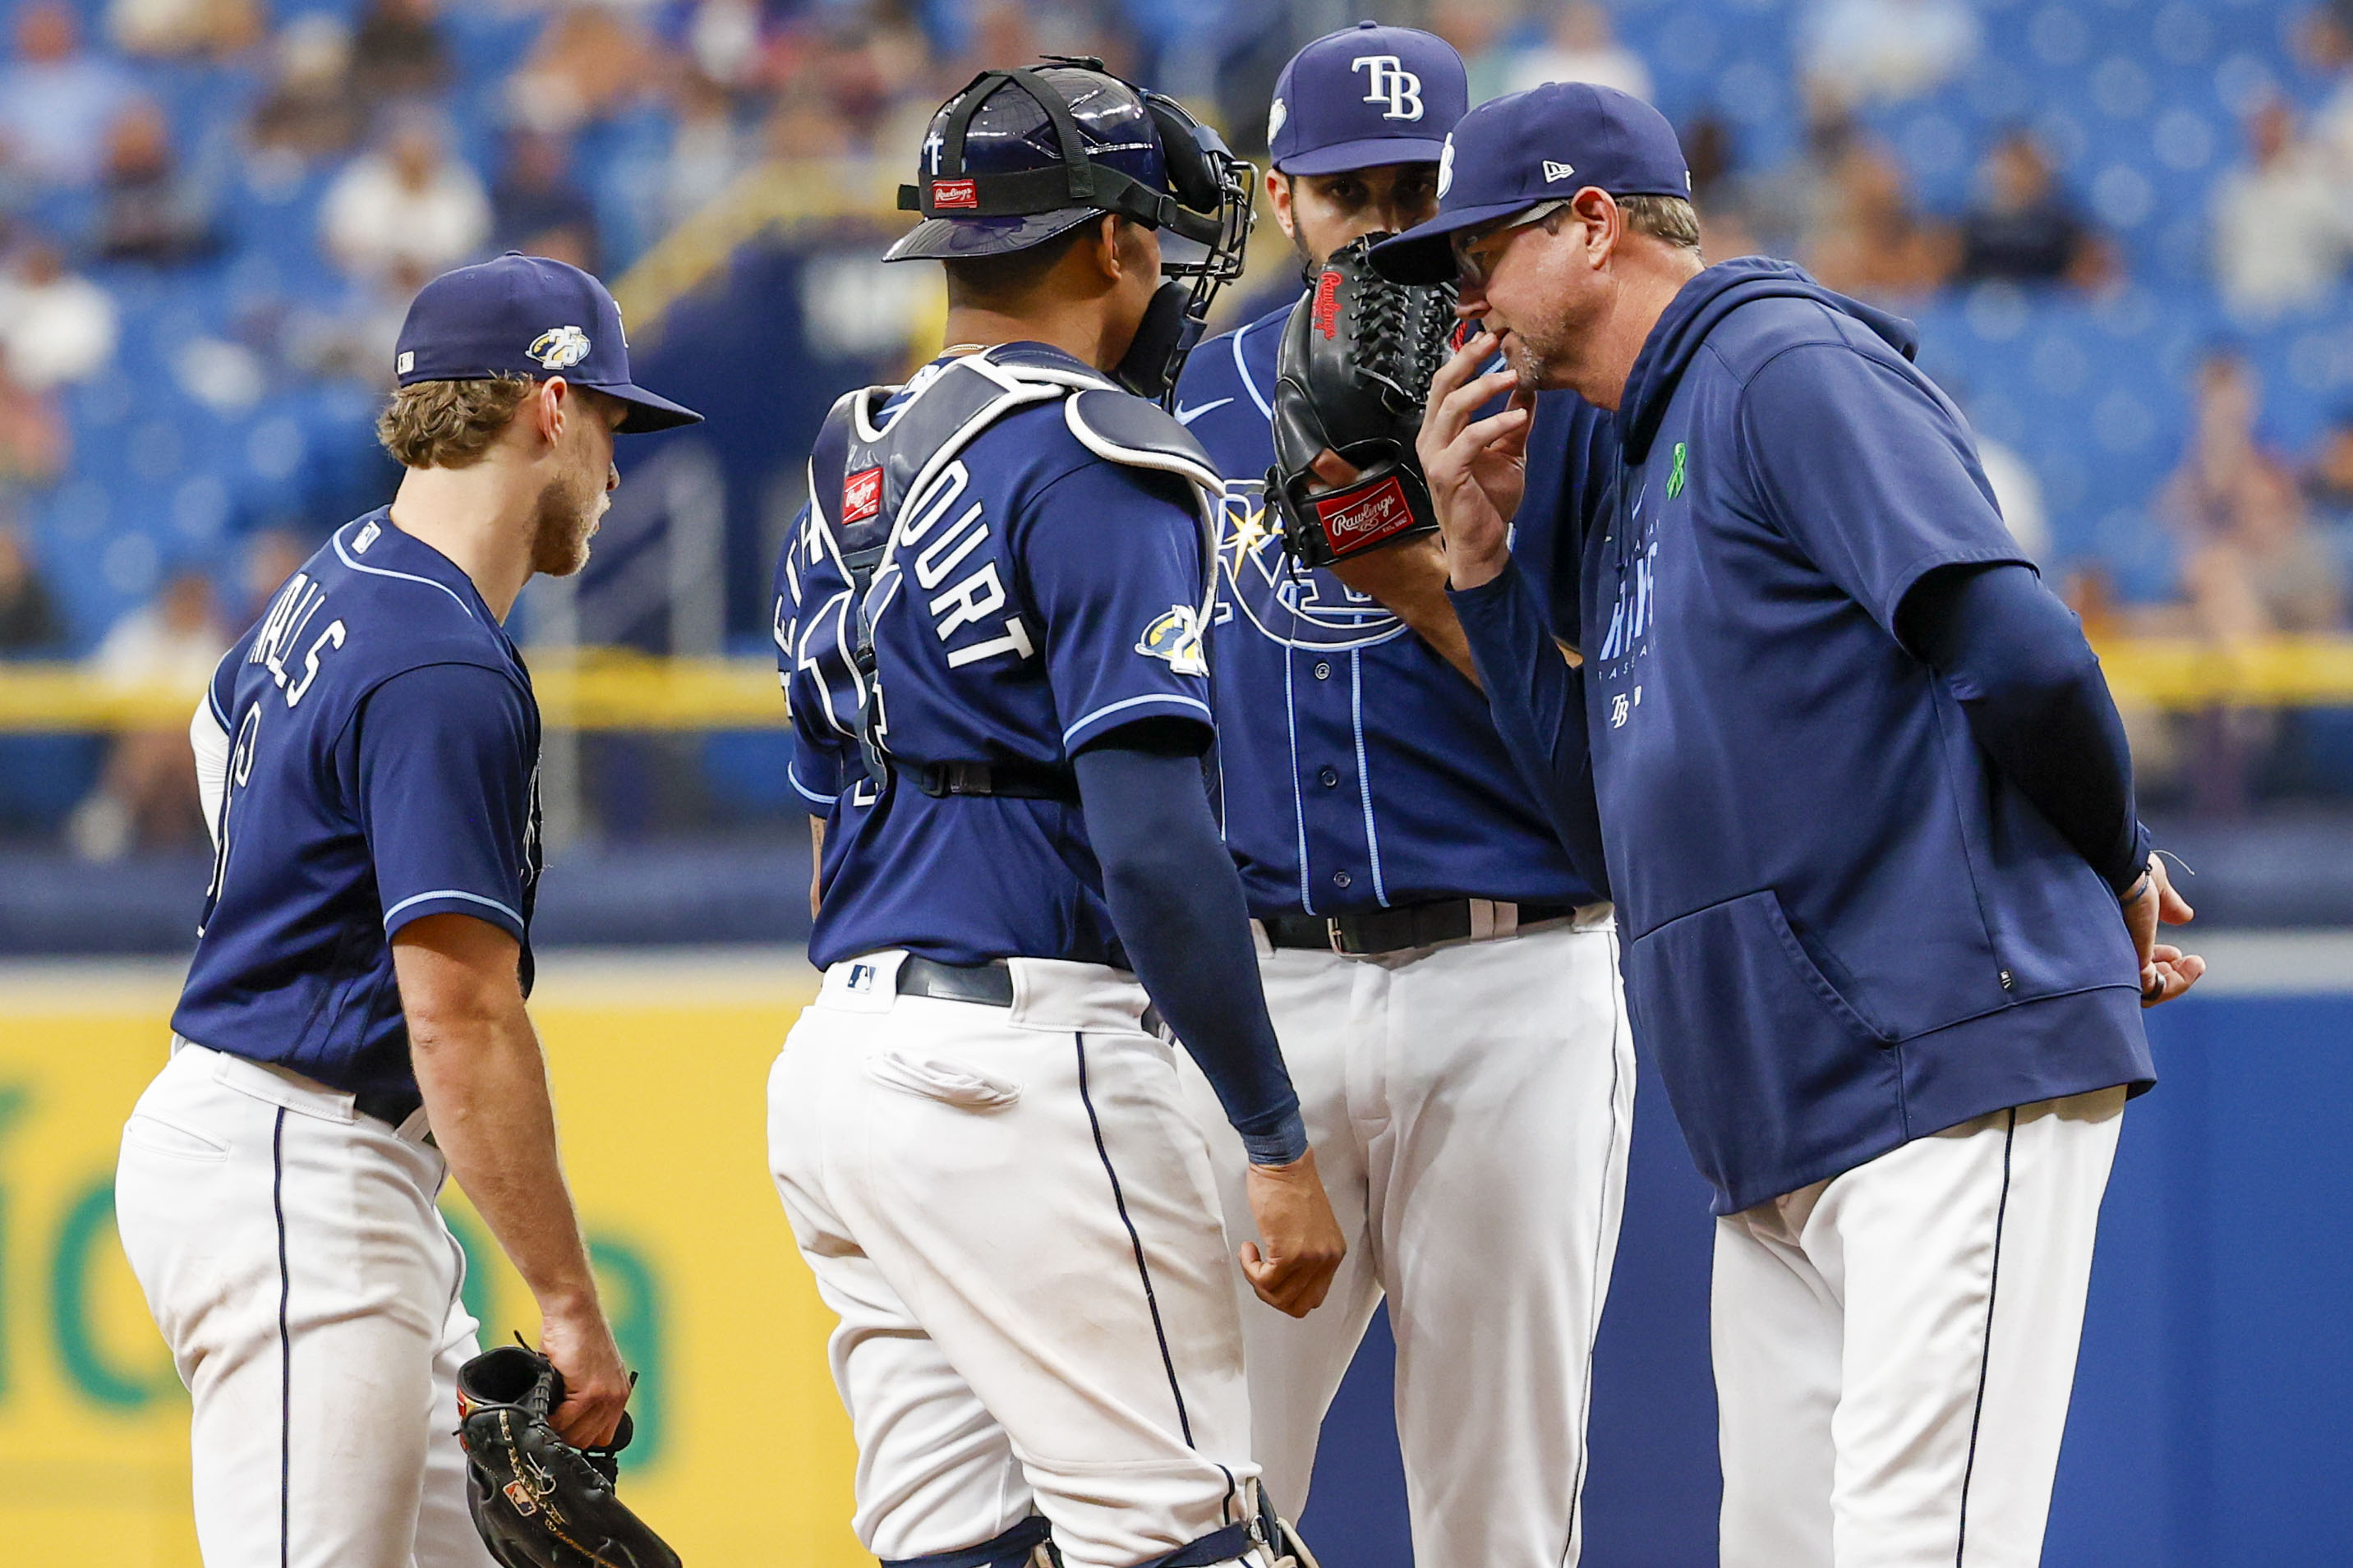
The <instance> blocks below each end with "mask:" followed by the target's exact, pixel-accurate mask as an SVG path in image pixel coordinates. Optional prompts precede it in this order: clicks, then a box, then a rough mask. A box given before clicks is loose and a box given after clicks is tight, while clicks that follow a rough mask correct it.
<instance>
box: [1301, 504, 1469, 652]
mask: <svg viewBox="0 0 2353 1568" xmlns="http://www.w3.org/2000/svg"><path fill="white" fill-rule="evenodd" d="M1332 570H1333V572H1334V573H1335V574H1337V575H1338V577H1339V579H1340V581H1342V582H1343V583H1345V584H1347V585H1348V586H1349V587H1351V588H1354V589H1355V590H1356V592H1357V593H1359V594H1368V595H1371V596H1372V597H1373V598H1375V599H1376V600H1377V601H1379V603H1380V605H1382V607H1383V608H1385V609H1387V610H1388V612H1389V614H1391V615H1393V616H1396V617H1397V618H1398V619H1399V620H1401V621H1403V622H1404V623H1405V624H1406V626H1407V627H1408V628H1409V629H1410V630H1411V631H1412V632H1413V634H1414V635H1415V636H1416V637H1419V638H1421V640H1422V641H1424V642H1426V643H1428V644H1429V645H1430V647H1432V648H1434V649H1435V650H1437V653H1438V655H1439V657H1440V658H1443V659H1445V660H1446V662H1447V663H1449V664H1451V665H1452V666H1453V667H1454V668H1456V669H1457V670H1459V671H1461V675H1462V679H1465V680H1468V681H1469V682H1470V683H1471V684H1472V685H1473V686H1476V685H1478V684H1479V668H1478V666H1477V664H1476V663H1475V662H1473V661H1472V658H1471V641H1470V639H1469V638H1468V637H1465V636H1464V635H1463V632H1462V622H1461V618H1460V617H1459V616H1456V615H1455V613H1454V605H1452V604H1451V602H1450V601H1449V600H1448V599H1447V597H1446V557H1445V555H1444V554H1443V553H1442V552H1440V550H1439V548H1438V544H1437V541H1436V540H1435V539H1434V538H1430V537H1427V536H1425V537H1424V538H1421V539H1418V540H1409V541H1408V542H1405V543H1402V544H1397V545H1392V546H1390V547H1389V548H1388V549H1387V550H1376V551H1372V552H1368V553H1366V554H1363V555H1353V556H1350V557H1349V558H1348V559H1347V560H1345V561H1343V562H1341V563H1338V564H1337V565H1335V566H1334V567H1333V568H1332Z"/></svg>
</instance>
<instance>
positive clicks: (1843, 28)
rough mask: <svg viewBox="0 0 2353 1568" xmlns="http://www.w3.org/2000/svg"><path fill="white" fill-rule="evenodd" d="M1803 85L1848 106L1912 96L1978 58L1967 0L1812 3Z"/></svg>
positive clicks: (1973, 19)
mask: <svg viewBox="0 0 2353 1568" xmlns="http://www.w3.org/2000/svg"><path fill="white" fill-rule="evenodd" d="M1802 47H1803V49H1804V58H1805V71H1806V76H1807V85H1808V87H1809V88H1810V89H1812V90H1814V91H1818V92H1826V93H1829V94H1831V95H1832V96H1834V97H1836V98H1838V99H1840V100H1842V101H1845V102H1848V103H1859V102H1862V101H1865V100H1873V99H1876V100H1881V101H1885V102H1893V101H1895V100H1901V99H1906V98H1915V97H1917V96H1918V95H1919V94H1921V93H1924V92H1926V91H1928V90H1929V89H1931V88H1934V87H1936V85H1938V84H1939V83H1941V82H1945V81H1949V80H1950V79H1952V78H1953V77H1955V76H1957V75H1958V74H1959V72H1960V70H1961V68H1963V67H1964V66H1967V65H1968V63H1969V62H1970V61H1971V60H1973V59H1975V58H1977V52H1978V19H1977V13H1976V12H1975V11H1974V10H1972V9H1971V8H1970V7H1969V5H1968V3H1967V0H1812V5H1810V8H1809V10H1808V13H1807V16H1806V19H1805V23H1804V41H1803V45H1802Z"/></svg>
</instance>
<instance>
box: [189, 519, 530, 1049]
mask: <svg viewBox="0 0 2353 1568" xmlns="http://www.w3.org/2000/svg"><path fill="white" fill-rule="evenodd" d="M208 700H209V701H210V703H211V705H212V710H213V716H214V718H215V719H216V720H217V721H219V722H220V724H221V727H222V729H223V730H224V731H226V732H227V734H228V736H229V737H230V745H229V760H228V779H227V788H226V791H225V792H224V795H223V797H222V804H221V808H220V818H219V820H218V822H217V823H216V835H217V843H216V847H215V853H214V861H213V877H212V886H211V888H210V889H209V890H208V892H207V894H206V900H205V913H204V924H203V927H202V930H201V931H200V933H199V935H198V938H197V942H196V952H195V960H194V962H193V963H191V965H190V967H189V970H188V979H187V984H186V986H185V989H184V990H183V992H182V993H181V996H180V1005H179V1008H178V1010H177V1011H176V1012H174V1014H173V1016H172V1027H173V1028H174V1030H175V1031H176V1032H177V1033H178V1034H179V1035H180V1036H181V1037H183V1038H185V1039H188V1040H193V1041H195V1043H196V1044H198V1045H202V1046H209V1047H212V1048H213V1049H214V1050H217V1051H226V1052H227V1053H229V1054H230V1055H233V1056H240V1057H248V1058H252V1059H254V1060H256V1061H265V1062H274V1063H277V1064H280V1065H281V1066H284V1067H288V1068H293V1069H294V1070H296V1071H298V1072H301V1073H303V1074H305V1075H306V1076H308V1077H310V1078H313V1079H318V1080H319V1081H320V1082H322V1083H325V1084H327V1085H330V1086H331V1087H332V1088H336V1089H347V1090H351V1091H353V1092H355V1093H364V1094H370V1095H380V1096H381V1095H389V1096H403V1095H409V1096H413V1095H414V1094H415V1093H416V1079H415V1077H414V1075H413V1074H412V1072H411V1071H410V1068H409V1058H408V1031H407V1026H406V1022H405V1020H404V1019H403V1017H402V1016H401V1010H400V994H399V989H398V986H397V984H396V982H395V979H394V975H393V966H392V947H391V942H392V937H393V935H394V933H396V932H397V931H399V930H400V929H401V928H402V927H403V926H405V925H407V924H408V923H409V922H410V921H417V920H421V919H423V918H424V917H425V916H427V915H434V914H463V915H471V916H473V917H474V918H476V919H478V920H484V921H490V922H491V924H493V925H495V926H497V927H499V928H500V929H501V930H502V931H506V932H508V933H509V934H511V935H512V936H513V937H514V938H515V939H516V940H517V941H518V942H522V943H523V944H524V945H523V956H522V982H523V984H524V987H525V989H526V990H528V989H529V985H530V968H531V949H530V926H531V908H532V898H533V889H534V888H535V886H536V884H537V881H538V879H539V834H538V764H539V708H538V704H537V702H536V701H535V700H534V699H533V695H532V689H531V678H530V675H529V674H528V672H527V671H525V669H524V668H523V665H522V658H521V657H520V656H519V655H518V654H517V653H516V651H515V646H514V644H513V643H512V641H511V640H509V638H508V637H507V635H506V632H505V631H504V629H503V628H501V626H500V625H499V622H498V617H497V616H493V615H492V614H491V610H490V607H489V606H488V605H485V604H483V602H482V598H481V595H480V594H478V593H476V592H475V590H474V585H473V583H472V582H471V581H470V579H469V578H468V577H467V575H466V574H465V573H463V572H461V571H459V569H458V567H457V566H455V565H454V564H452V563H450V561H449V560H448V557H446V556H444V555H443V554H441V553H440V552H438V551H437V550H435V549H433V548H432V547H431V546H429V545H427V544H425V543H422V542H419V541H417V540H416V539H413V538H411V537H410V536H409V535H407V534H406V533H404V532H402V531H400V530H399V529H398V528H396V527H395V526H394V525H393V523H392V521H391V519H390V514H389V509H388V508H386V509H380V510H376V511H374V512H371V513H369V514H368V515H367V516H365V517H363V518H360V519H359V520H357V521H353V522H350V523H347V524H345V525H344V526H343V528H341V529H338V530H337V531H335V533H334V534H333V535H332V537H331V538H330V539H329V540H328V542H327V543H326V545H325V546H324V547H323V548H322V549H321V550H320V552H318V553H317V554H316V555H314V556H312V557H311V559H310V560H309V561H308V562H307V563H304V565H303V567H302V569H301V571H300V572H298V573H296V574H294V576H293V577H292V578H291V579H290V581H289V582H288V583H287V584H286V585H285V586H284V587H282V588H281V589H280V590H279V593H278V596H277V597H276V598H275V599H274V600H272V601H271V603H270V606H269V611H268V613H267V614H265V615H264V616H262V618H261V620H260V621H259V623H258V624H256V625H255V626H253V627H252V629H250V630H249V631H248V632H247V633H246V634H245V635H244V636H243V637H240V638H238V639H237V645H236V646H235V647H232V648H230V649H229V651H228V653H227V655H225V656H224V657H223V658H222V659H221V663H220V667H219V668H218V669H217V670H216V672H215V674H214V677H213V680H212V685H211V688H210V695H209V699H208Z"/></svg>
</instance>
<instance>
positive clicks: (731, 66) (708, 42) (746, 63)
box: [686, 0, 765, 87]
mask: <svg viewBox="0 0 2353 1568" xmlns="http://www.w3.org/2000/svg"><path fill="white" fill-rule="evenodd" d="M762 30H763V29H762V21H761V16H760V6H759V5H758V4H757V3H756V0H699V3H698V4H697V5H695V7H694V16H693V17H692V19H691V20H690V21H689V22H688V23H687V26H686V49H687V53H688V54H689V55H690V56H691V57H692V58H693V60H694V68H695V70H696V71H698V72H699V73H701V74H702V75H703V76H706V77H709V78H710V79H712V81H715V82H720V83H723V84H724V85H726V86H728V87H750V86H752V85H754V79H755V78H756V76H757V74H758V72H759V68H760V64H761V58H762V55H763V52H764V50H763V47H762V46H763V44H764V42H765V40H764V39H763V37H762V36H761V34H762Z"/></svg>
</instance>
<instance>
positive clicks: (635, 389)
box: [596, 381, 702, 436]
mask: <svg viewBox="0 0 2353 1568" xmlns="http://www.w3.org/2000/svg"><path fill="white" fill-rule="evenodd" d="M596 390H597V391H599V392H601V393H603V394H604V395H606V396H607V397H617V398H619V399H620V400H621V401H622V402H623V403H626V404H628V405H629V413H628V417H627V418H625V419H623V420H622V421H621V422H620V423H619V424H618V425H616V426H613V430H614V433H615V434H617V435H621V436H642V435H644V434H646V432H648V431H649V430H675V429H677V428H678V427H679V426H681V425H700V424H702V415H700V414H697V413H696V412H695V411H694V410H693V409H691V408H689V407H688V406H687V405H685V404H683V403H672V402H671V401H670V399H669V398H667V397H659V396H656V395H654V394H653V393H650V392H648V391H647V390H646V389H645V388H644V387H642V386H639V385H638V384H635V383H633V382H627V381H625V382H623V383H621V384H620V385H618V386H600V387H598V388H596Z"/></svg>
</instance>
